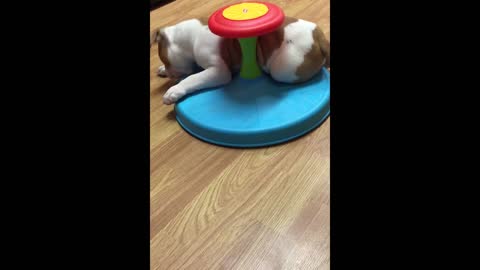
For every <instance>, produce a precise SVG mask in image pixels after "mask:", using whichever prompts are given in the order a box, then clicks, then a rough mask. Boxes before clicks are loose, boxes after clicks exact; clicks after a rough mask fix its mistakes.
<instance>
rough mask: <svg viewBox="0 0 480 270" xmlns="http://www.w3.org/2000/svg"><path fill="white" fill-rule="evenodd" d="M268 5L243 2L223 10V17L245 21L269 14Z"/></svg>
mask: <svg viewBox="0 0 480 270" xmlns="http://www.w3.org/2000/svg"><path fill="white" fill-rule="evenodd" d="M267 12H268V7H267V6H266V5H264V4H260V3H241V4H237V5H233V6H230V7H228V8H226V9H224V10H223V13H222V15H223V17H225V18H227V19H229V20H233V21H244V20H251V19H256V18H259V17H262V16H263V15H265V14H267Z"/></svg>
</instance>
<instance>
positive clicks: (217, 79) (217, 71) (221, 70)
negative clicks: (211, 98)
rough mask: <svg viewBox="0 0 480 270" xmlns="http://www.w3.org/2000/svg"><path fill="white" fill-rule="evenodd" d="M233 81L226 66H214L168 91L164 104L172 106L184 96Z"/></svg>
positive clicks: (191, 76)
mask: <svg viewBox="0 0 480 270" xmlns="http://www.w3.org/2000/svg"><path fill="white" fill-rule="evenodd" d="M231 79H232V74H231V73H230V70H229V69H228V67H227V66H226V65H219V66H212V67H209V68H207V69H205V70H204V71H202V72H199V73H196V74H193V75H190V76H188V77H187V78H185V79H184V80H183V81H180V82H179V83H178V84H177V85H174V86H172V87H170V89H168V91H167V92H166V93H165V95H164V96H163V103H164V104H167V105H170V104H172V103H175V102H177V101H178V100H179V99H180V98H182V97H183V96H185V95H187V94H190V93H193V92H195V91H197V90H202V89H205V88H210V87H215V86H221V85H225V84H227V83H229V82H230V80H231Z"/></svg>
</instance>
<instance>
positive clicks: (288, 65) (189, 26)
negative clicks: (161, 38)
mask: <svg viewBox="0 0 480 270" xmlns="http://www.w3.org/2000/svg"><path fill="white" fill-rule="evenodd" d="M314 28H315V24H313V23H310V22H307V21H304V20H299V21H297V22H295V23H292V24H289V25H287V26H286V27H285V40H284V41H283V42H282V44H281V47H280V48H278V49H277V50H275V51H274V52H273V54H272V56H271V57H270V59H268V61H267V66H266V67H264V70H265V71H266V72H267V73H270V74H271V75H272V77H273V78H274V79H275V80H277V81H281V82H294V81H295V80H297V76H296V75H295V73H296V69H297V68H298V66H299V65H301V64H302V62H303V59H304V55H305V54H306V53H308V51H309V50H310V48H311V45H312V43H313V42H314V41H313V38H312V35H311V33H312V30H313V29H314ZM163 31H164V34H165V35H166V36H167V38H168V40H169V43H170V45H169V47H168V59H169V61H170V63H171V67H170V68H169V70H166V69H165V67H160V68H159V70H158V75H160V76H170V77H178V76H180V75H189V74H191V73H192V72H193V69H192V67H193V65H194V64H197V65H199V66H200V67H202V68H204V69H205V70H203V71H202V72H199V73H197V74H193V75H190V76H188V77H187V78H186V79H184V80H182V81H180V82H179V83H178V84H177V85H175V86H172V87H171V88H170V89H168V91H167V92H166V93H165V95H164V97H163V102H164V103H165V104H172V103H175V102H176V101H178V100H179V99H180V98H182V97H183V96H184V95H186V94H189V93H192V92H194V91H196V90H200V89H204V88H209V87H215V86H220V85H224V84H227V83H229V82H230V80H231V77H232V75H231V72H230V70H229V68H228V66H227V65H226V63H225V62H224V61H223V59H222V57H221V54H220V50H221V48H220V44H221V40H222V38H221V37H219V36H217V35H215V34H213V33H212V32H210V30H209V29H208V27H207V26H205V25H202V24H201V23H200V21H198V20H196V19H192V20H187V21H184V22H181V23H179V24H177V25H174V26H170V27H166V28H165V29H164V30H163Z"/></svg>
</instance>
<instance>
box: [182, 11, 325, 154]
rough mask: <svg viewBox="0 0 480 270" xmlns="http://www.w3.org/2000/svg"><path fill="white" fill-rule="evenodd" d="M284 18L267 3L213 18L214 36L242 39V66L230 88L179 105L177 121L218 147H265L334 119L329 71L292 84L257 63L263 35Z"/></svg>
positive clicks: (200, 94)
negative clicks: (332, 115) (272, 76)
mask: <svg viewBox="0 0 480 270" xmlns="http://www.w3.org/2000/svg"><path fill="white" fill-rule="evenodd" d="M283 20H284V14H283V11H282V10H281V9H280V8H279V7H278V6H276V5H273V4H271V3H265V2H245V3H240V4H234V5H230V6H226V7H223V8H221V9H219V10H217V11H216V12H214V13H213V14H212V15H211V16H210V19H209V21H208V26H209V28H210V30H211V31H212V32H213V33H214V34H216V35H219V36H221V37H225V38H237V39H238V41H239V43H240V47H241V50H242V66H241V69H240V74H239V76H237V77H234V78H232V81H231V82H230V83H229V84H227V85H224V86H220V87H214V88H209V89H205V90H200V91H197V92H194V93H192V94H190V95H187V96H185V97H184V98H182V99H181V100H180V101H178V102H177V104H176V105H175V112H176V118H177V121H178V123H179V124H180V125H181V126H182V127H183V128H184V129H185V130H186V131H187V132H189V133H190V134H192V135H193V136H195V137H197V138H199V139H201V140H204V141H207V142H210V143H213V144H218V145H223V146H232V147H260V146H268V145H273V144H278V143H282V142H286V141H289V140H292V139H294V138H297V137H299V136H301V135H303V134H305V133H307V132H309V131H311V130H313V129H315V128H316V127H318V126H319V125H320V124H321V123H322V122H323V121H324V120H325V119H326V118H327V117H328V115H329V114H330V74H329V72H328V70H327V69H325V68H323V69H322V70H321V72H320V73H319V74H317V75H316V76H315V77H313V78H312V79H310V80H309V81H307V82H304V83H300V84H286V83H280V82H276V81H274V80H273V79H272V78H271V77H270V76H269V75H268V74H263V73H262V71H261V69H260V67H259V66H258V64H257V59H256V43H257V37H258V36H260V35H264V34H267V33H270V32H273V31H275V30H276V29H277V28H278V27H280V26H281V25H282V23H283Z"/></svg>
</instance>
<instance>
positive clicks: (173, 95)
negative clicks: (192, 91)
mask: <svg viewBox="0 0 480 270" xmlns="http://www.w3.org/2000/svg"><path fill="white" fill-rule="evenodd" d="M185 94H186V92H185V91H184V90H183V89H182V88H180V87H178V86H172V87H170V89H168V91H167V92H166V93H165V95H164V96H163V104H166V105H170V104H173V103H175V102H177V101H178V100H179V99H181V98H182V97H183V96H185Z"/></svg>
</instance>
